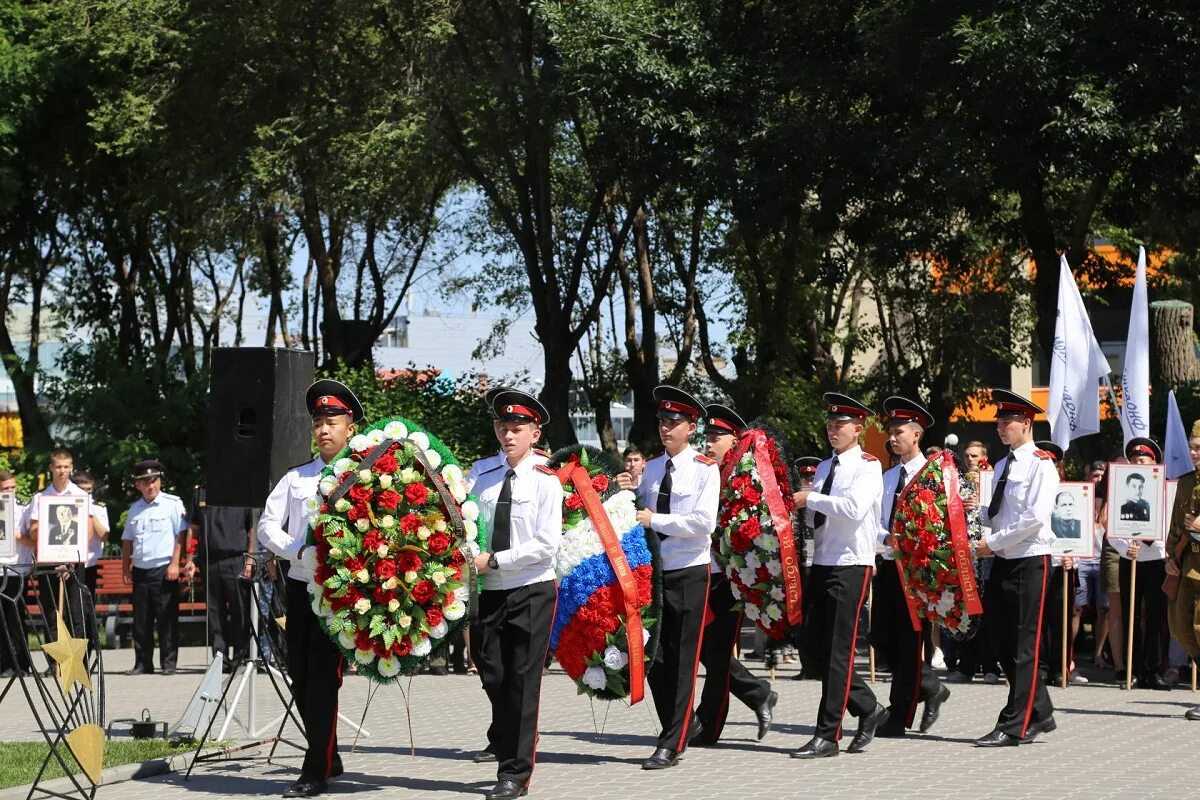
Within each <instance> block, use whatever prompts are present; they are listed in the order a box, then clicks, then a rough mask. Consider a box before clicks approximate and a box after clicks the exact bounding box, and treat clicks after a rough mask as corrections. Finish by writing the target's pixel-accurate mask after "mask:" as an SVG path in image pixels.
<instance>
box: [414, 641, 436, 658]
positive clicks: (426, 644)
mask: <svg viewBox="0 0 1200 800" xmlns="http://www.w3.org/2000/svg"><path fill="white" fill-rule="evenodd" d="M432 649H433V643H432V642H430V641H429V639H427V638H425V637H424V636H422V637H421V639H420V641H418V642H416V643H414V644H413V647H412V654H413V655H414V656H416V657H417V658H421V657H423V656H427V655H429V651H430V650H432Z"/></svg>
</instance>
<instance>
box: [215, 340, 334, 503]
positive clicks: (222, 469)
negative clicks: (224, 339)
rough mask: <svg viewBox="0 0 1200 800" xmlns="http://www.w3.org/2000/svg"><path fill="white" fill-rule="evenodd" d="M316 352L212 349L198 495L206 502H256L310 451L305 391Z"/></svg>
mask: <svg viewBox="0 0 1200 800" xmlns="http://www.w3.org/2000/svg"><path fill="white" fill-rule="evenodd" d="M314 363H315V359H314V356H313V354H312V353H311V352H309V351H305V350H276V349H274V348H270V347H221V348H217V349H215V350H213V352H212V360H211V362H210V364H211V369H210V380H211V382H210V384H209V396H208V403H209V406H208V447H207V449H206V451H205V457H206V463H205V490H206V491H205V497H206V501H207V504H208V505H210V506H243V507H248V508H262V507H263V505H264V504H265V503H266V501H267V495H268V494H270V493H271V487H273V486H274V485H275V483H276V482H277V481H278V480H279V479H280V478H282V477H283V475H284V473H286V472H287V471H288V470H289V469H290V468H291V467H294V466H296V465H297V464H301V463H303V462H305V461H309V460H311V458H312V446H311V442H312V420H311V418H310V417H309V415H308V409H307V408H306V407H305V405H304V392H305V391H306V390H307V389H308V387H309V385H310V384H311V383H312V382H313V368H314Z"/></svg>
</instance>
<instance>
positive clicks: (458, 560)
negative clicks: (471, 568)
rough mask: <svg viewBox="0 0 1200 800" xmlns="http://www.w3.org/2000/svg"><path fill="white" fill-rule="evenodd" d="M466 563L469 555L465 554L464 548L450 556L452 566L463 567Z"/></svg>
mask: <svg viewBox="0 0 1200 800" xmlns="http://www.w3.org/2000/svg"><path fill="white" fill-rule="evenodd" d="M465 563H467V557H466V556H464V555H463V553H462V550H455V551H454V553H453V554H452V555H451V556H450V566H452V567H461V566H462V565H463V564H465Z"/></svg>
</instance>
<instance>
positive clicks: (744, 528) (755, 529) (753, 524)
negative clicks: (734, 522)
mask: <svg viewBox="0 0 1200 800" xmlns="http://www.w3.org/2000/svg"><path fill="white" fill-rule="evenodd" d="M738 533H740V534H742V535H743V536H745V537H746V538H748V539H753V538H754V537H756V536H758V534H760V533H762V526H761V525H760V524H759V522H758V517H751V518H750V519H748V520H746V521H745V522H743V523H742V524H741V525H739V526H738Z"/></svg>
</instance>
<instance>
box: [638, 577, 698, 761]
mask: <svg viewBox="0 0 1200 800" xmlns="http://www.w3.org/2000/svg"><path fill="white" fill-rule="evenodd" d="M662 594H663V602H662V620H661V621H660V622H659V623H658V624H659V639H658V653H657V655H656V656H655V658H654V663H653V664H652V665H651V667H650V672H649V674H648V675H647V676H646V682H647V683H648V684H649V685H650V693H651V694H652V695H654V709H655V710H656V711H657V712H658V722H659V725H660V726H661V727H662V732H661V733H659V735H658V744H657V745H656V747H666V748H668V749H670V750H674V751H676V752H683V751H684V750H686V749H687V737H688V726H689V725H690V724H691V721H692V701H693V699H694V698H695V696H696V671H697V670H698V669H699V666H700V647H701V642H702V640H703V639H704V609H705V608H706V607H707V604H708V565H707V564H703V565H701V566H698V567H685V568H684V569H673V570H670V571H664V572H663V575H662Z"/></svg>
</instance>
